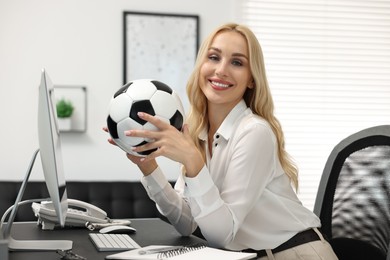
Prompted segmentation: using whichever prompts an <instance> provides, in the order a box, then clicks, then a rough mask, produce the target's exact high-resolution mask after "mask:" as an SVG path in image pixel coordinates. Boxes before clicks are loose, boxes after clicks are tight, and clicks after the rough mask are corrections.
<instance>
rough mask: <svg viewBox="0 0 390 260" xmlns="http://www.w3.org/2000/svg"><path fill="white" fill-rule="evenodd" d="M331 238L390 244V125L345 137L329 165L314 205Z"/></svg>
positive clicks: (379, 245) (381, 246)
mask: <svg viewBox="0 0 390 260" xmlns="http://www.w3.org/2000/svg"><path fill="white" fill-rule="evenodd" d="M314 213H316V214H317V215H318V216H319V217H320V219H321V221H322V231H323V232H324V234H325V235H326V236H328V237H329V238H330V239H335V238H350V239H355V240H359V241H365V242H367V243H369V244H371V245H373V246H375V247H377V248H379V249H380V250H382V252H384V253H387V251H388V247H389V243H390V125H382V126H376V127H371V128H368V129H364V130H362V131H360V132H357V133H355V134H353V135H351V136H349V137H347V138H345V139H344V140H342V141H341V142H340V143H339V144H338V145H337V146H336V147H335V148H334V149H333V151H332V152H331V154H330V156H329V158H328V161H327V162H326V164H325V168H324V171H323V175H322V178H321V181H320V185H319V189H318V193H317V198H316V201H315V206H314Z"/></svg>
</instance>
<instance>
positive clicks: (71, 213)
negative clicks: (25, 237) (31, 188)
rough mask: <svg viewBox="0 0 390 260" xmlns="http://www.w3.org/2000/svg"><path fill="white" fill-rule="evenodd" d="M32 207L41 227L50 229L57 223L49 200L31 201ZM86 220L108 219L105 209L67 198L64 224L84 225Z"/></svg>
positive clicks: (101, 220) (102, 220)
mask: <svg viewBox="0 0 390 260" xmlns="http://www.w3.org/2000/svg"><path fill="white" fill-rule="evenodd" d="M32 209H33V211H34V214H35V216H36V217H38V223H39V224H42V229H44V230H48V229H49V230H52V229H54V227H55V226H56V225H58V222H57V217H56V216H57V214H56V212H55V210H54V207H53V203H52V202H51V201H43V202H41V203H33V204H32ZM87 222H90V223H102V224H103V223H108V222H110V219H109V218H107V213H106V212H105V211H103V210H102V209H100V208H98V207H96V206H94V205H92V204H89V203H87V202H83V201H80V200H74V199H68V211H67V214H66V219H65V226H71V227H85V224H86V223H87Z"/></svg>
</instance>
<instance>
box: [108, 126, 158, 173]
mask: <svg viewBox="0 0 390 260" xmlns="http://www.w3.org/2000/svg"><path fill="white" fill-rule="evenodd" d="M103 131H105V132H106V133H108V128H107V127H106V126H105V127H103ZM107 141H108V142H109V143H110V144H112V145H115V146H117V144H116V143H115V142H114V140H113V139H112V138H111V137H110V138H108V139H107ZM126 156H127V158H128V159H129V160H130V161H131V162H133V163H134V164H136V165H137V166H138V168H139V169H140V170H141V172H142V173H143V175H144V176H147V175H149V174H151V173H152V172H153V171H154V170H155V169H156V168H157V167H158V164H157V162H156V160H150V161H147V162H144V161H143V157H139V156H135V155H132V154H129V153H126Z"/></svg>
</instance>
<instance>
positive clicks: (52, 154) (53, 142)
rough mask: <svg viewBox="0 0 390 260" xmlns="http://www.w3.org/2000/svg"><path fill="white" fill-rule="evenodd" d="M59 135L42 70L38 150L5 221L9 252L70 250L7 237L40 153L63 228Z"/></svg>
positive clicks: (62, 244) (65, 244) (59, 243)
mask: <svg viewBox="0 0 390 260" xmlns="http://www.w3.org/2000/svg"><path fill="white" fill-rule="evenodd" d="M59 134H60V132H59V129H58V123H57V113H56V106H55V97H54V87H53V84H52V82H51V80H50V78H49V76H48V75H47V73H46V71H45V70H44V69H43V70H42V73H41V83H40V86H39V105H38V137H39V150H37V151H36V152H35V153H34V155H33V158H32V161H31V163H30V166H29V168H28V170H27V174H26V177H25V179H24V181H23V182H22V185H21V187H20V190H19V193H18V196H17V198H16V201H15V204H14V208H13V210H12V212H11V215H10V217H9V218H8V222H7V226H6V229H5V230H4V236H5V238H6V239H8V248H9V250H11V251H46V250H57V249H62V250H68V249H71V248H72V241H67V240H15V239H13V238H12V236H11V227H12V224H13V221H14V219H15V215H16V212H17V208H18V206H19V204H20V202H21V199H22V197H23V193H24V190H25V188H26V185H27V182H28V179H29V177H30V173H31V170H32V167H33V165H34V162H35V158H36V156H37V154H38V151H39V152H40V157H41V162H42V169H43V172H44V177H45V182H46V186H47V189H48V191H49V195H50V199H51V200H52V201H53V204H54V208H55V211H56V213H57V216H58V222H59V223H60V224H61V226H64V224H65V218H66V212H67V209H68V203H67V193H66V183H65V177H64V170H63V162H62V153H61V141H60V136H59Z"/></svg>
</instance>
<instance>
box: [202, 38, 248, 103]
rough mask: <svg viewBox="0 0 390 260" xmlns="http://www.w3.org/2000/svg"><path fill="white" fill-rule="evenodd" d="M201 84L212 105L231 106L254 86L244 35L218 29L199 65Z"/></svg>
mask: <svg viewBox="0 0 390 260" xmlns="http://www.w3.org/2000/svg"><path fill="white" fill-rule="evenodd" d="M200 88H201V90H202V91H203V93H204V95H205V96H206V98H207V100H208V105H209V106H211V107H213V106H214V107H215V106H224V107H226V109H232V108H233V107H234V106H235V105H236V104H237V103H238V102H239V101H240V100H241V99H242V97H243V95H244V93H245V90H246V89H247V88H253V80H252V75H251V72H250V68H249V52H248V46H247V43H246V40H245V38H244V36H242V35H241V34H240V33H238V32H235V31H225V32H220V33H218V34H217V35H216V36H215V37H214V39H213V41H212V42H211V45H210V48H209V49H208V52H207V56H206V59H205V61H204V63H203V64H202V66H201V68H200Z"/></svg>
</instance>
